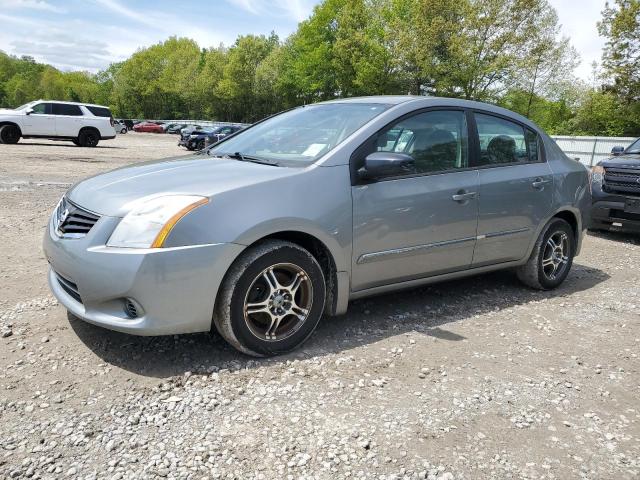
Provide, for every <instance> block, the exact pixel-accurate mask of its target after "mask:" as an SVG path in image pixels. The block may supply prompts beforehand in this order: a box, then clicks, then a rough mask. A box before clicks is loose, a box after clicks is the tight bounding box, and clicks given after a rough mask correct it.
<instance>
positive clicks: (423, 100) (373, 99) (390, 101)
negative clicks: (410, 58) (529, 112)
mask: <svg viewBox="0 0 640 480" xmlns="http://www.w3.org/2000/svg"><path fill="white" fill-rule="evenodd" d="M333 103H377V104H382V105H392V106H397V105H400V104H408V103H412V104H415V108H416V109H418V108H428V107H458V108H469V109H478V110H484V111H485V112H489V113H496V114H498V115H504V116H505V117H510V118H512V119H514V120H516V121H519V122H520V123H524V124H525V125H528V126H530V127H533V128H536V129H537V130H540V131H542V129H541V128H540V127H538V126H537V125H536V124H535V123H533V122H532V121H531V120H529V119H528V118H526V117H524V116H522V115H520V114H519V113H516V112H513V111H511V110H507V109H506V108H502V107H498V106H497V105H492V104H490V103H484V102H476V101H473V100H463V99H461V98H450V97H430V96H425V95H375V96H369V97H352V98H337V99H335V100H328V101H326V102H319V103H317V104H316V105H322V104H333Z"/></svg>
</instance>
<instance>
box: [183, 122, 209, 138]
mask: <svg viewBox="0 0 640 480" xmlns="http://www.w3.org/2000/svg"><path fill="white" fill-rule="evenodd" d="M203 128H204V127H202V126H200V125H186V126H185V127H183V128H182V129H180V137H185V135H191V134H192V133H193V132H195V131H198V130H202V129H203Z"/></svg>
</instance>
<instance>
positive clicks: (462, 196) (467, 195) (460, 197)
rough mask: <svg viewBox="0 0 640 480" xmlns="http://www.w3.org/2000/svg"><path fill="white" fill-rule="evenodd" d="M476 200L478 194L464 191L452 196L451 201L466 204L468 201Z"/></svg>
mask: <svg viewBox="0 0 640 480" xmlns="http://www.w3.org/2000/svg"><path fill="white" fill-rule="evenodd" d="M473 198H476V192H465V191H464V190H460V191H459V192H458V193H456V194H455V195H452V196H451V199H452V200H453V201H454V202H461V203H462V202H466V201H467V200H471V199H473Z"/></svg>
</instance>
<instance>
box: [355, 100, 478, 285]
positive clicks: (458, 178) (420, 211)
mask: <svg viewBox="0 0 640 480" xmlns="http://www.w3.org/2000/svg"><path fill="white" fill-rule="evenodd" d="M365 145H369V146H366V147H365V148H364V149H361V150H362V152H358V153H357V155H356V158H355V159H354V160H355V161H356V162H360V163H362V162H363V161H364V157H365V156H366V155H367V154H369V153H372V152H373V151H388V152H401V153H407V154H409V155H411V156H412V157H413V158H414V161H415V171H413V172H411V173H409V174H407V175H404V176H402V177H395V178H386V179H380V180H378V181H375V182H372V183H360V184H359V183H358V182H356V185H354V186H353V187H352V196H353V261H352V283H351V288H352V290H353V291H358V290H363V289H367V288H371V287H376V286H380V285H384V284H391V283H396V282H401V281H406V280H412V279H416V278H421V277H426V276H431V275H438V274H442V273H447V272H453V271H458V270H464V269H467V268H469V267H470V265H471V262H472V256H473V249H474V246H475V243H476V227H477V220H478V195H477V189H478V171H477V170H474V169H470V168H469V142H468V130H467V122H466V116H465V113H464V111H462V110H451V111H449V110H446V111H445V110H435V111H427V112H422V113H418V114H414V115H412V116H409V117H405V118H404V119H402V120H400V121H399V122H397V123H395V124H394V125H392V126H391V127H389V128H387V129H384V130H383V131H382V132H381V133H379V134H378V135H376V136H375V138H374V139H372V140H370V142H368V144H365ZM360 157H361V158H360ZM356 165H357V164H356Z"/></svg>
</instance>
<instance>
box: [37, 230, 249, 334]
mask: <svg viewBox="0 0 640 480" xmlns="http://www.w3.org/2000/svg"><path fill="white" fill-rule="evenodd" d="M118 221H119V219H118V218H114V217H101V218H100V220H98V222H97V223H96V224H95V225H94V227H93V228H92V229H91V231H90V232H89V233H88V234H87V235H86V236H85V237H83V238H79V239H67V238H60V237H58V236H57V235H56V234H55V233H54V230H53V226H52V222H49V227H48V228H47V232H46V233H45V237H44V245H43V247H44V252H45V255H46V257H47V260H48V261H49V264H50V270H49V275H48V276H49V285H50V287H51V291H52V292H53V294H54V295H55V296H56V298H57V299H58V301H59V302H60V303H61V304H62V305H64V306H65V307H66V308H67V309H68V310H69V311H70V312H71V313H73V314H74V315H75V316H77V317H79V318H81V319H82V320H85V321H87V322H89V323H92V324H94V325H99V326H101V327H105V328H108V329H111V330H117V331H120V332H125V333H132V334H136V335H172V334H181V333H193V332H205V331H209V330H210V329H211V320H212V316H213V309H214V304H215V299H216V295H217V292H218V289H219V287H220V284H221V282H222V279H223V277H224V274H225V273H226V271H227V269H228V268H229V266H230V265H231V263H232V262H233V260H234V259H235V258H236V257H237V255H238V254H240V252H241V251H242V250H243V248H244V247H243V246H242V245H236V244H231V243H222V244H209V245H196V246H188V247H175V248H162V249H131V248H112V247H106V246H105V244H106V241H107V239H108V238H109V236H110V235H111V233H112V232H113V230H114V228H115V226H116V225H117V223H118ZM69 285H72V287H75V289H76V291H77V293H75V292H74V291H73V288H69ZM126 299H132V300H133V301H134V302H135V304H137V306H138V307H141V308H140V314H139V316H137V317H136V318H131V317H130V316H129V315H127V313H125V302H126Z"/></svg>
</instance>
